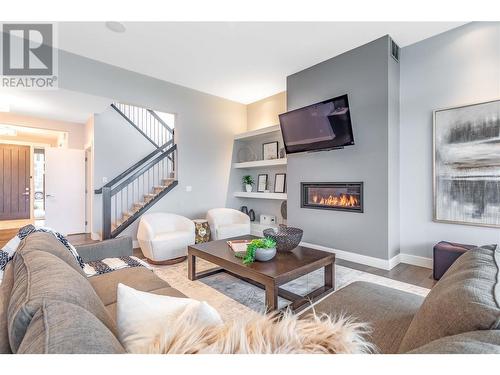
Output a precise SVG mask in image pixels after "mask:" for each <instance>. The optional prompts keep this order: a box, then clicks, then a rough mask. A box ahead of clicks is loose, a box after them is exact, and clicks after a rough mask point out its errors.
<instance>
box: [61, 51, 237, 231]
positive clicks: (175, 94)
mask: <svg viewBox="0 0 500 375" xmlns="http://www.w3.org/2000/svg"><path fill="white" fill-rule="evenodd" d="M145 63H147V61H145ZM59 87H61V88H64V89H67V90H73V91H78V92H83V93H87V94H91V95H96V96H102V97H106V98H112V99H113V100H115V101H119V102H123V103H129V104H134V105H138V106H144V107H148V108H152V109H156V110H159V111H163V112H169V113H174V114H175V115H176V142H177V144H178V161H179V165H178V177H179V185H178V186H177V187H175V188H174V190H172V191H171V192H170V193H169V194H167V196H165V198H163V199H162V200H161V201H160V202H159V203H157V204H156V205H155V206H153V208H151V210H150V211H151V212H155V211H165V212H172V213H177V214H181V215H184V216H187V217H189V218H199V217H205V214H206V211H207V210H208V209H210V208H213V207H224V206H225V205H226V198H227V196H226V195H227V190H228V181H229V172H230V167H231V157H232V147H233V137H234V135H235V134H237V133H242V132H244V131H246V106H245V105H243V104H239V103H236V102H232V101H230V100H226V99H222V98H219V97H216V96H213V95H209V94H205V93H202V92H199V91H196V90H192V89H189V88H186V87H182V86H179V85H175V84H172V83H169V82H165V81H161V80H158V79H155V78H152V77H148V76H145V75H142V74H138V73H135V72H131V71H128V70H125V69H121V68H118V67H116V66H112V65H108V64H105V63H101V62H98V61H95V60H91V59H88V58H85V57H82V56H78V55H75V54H72V53H68V52H66V51H60V54H59ZM97 119H98V121H99V116H97ZM101 120H103V121H102V122H101V124H99V125H97V124H96V126H95V128H96V134H95V135H94V139H97V138H99V140H98V141H95V150H94V155H95V160H94V165H96V166H98V165H101V167H99V169H97V168H96V170H95V173H94V181H95V183H94V185H95V186H94V188H98V187H101V186H102V177H103V176H107V177H108V178H113V177H114V176H113V174H114V173H116V174H117V173H119V172H121V170H122V167H123V166H124V165H132V164H133V163H134V162H135V161H136V158H137V156H138V154H139V149H141V150H142V147H143V144H142V142H141V141H137V139H140V138H136V137H133V138H131V137H129V136H128V135H129V133H130V128H127V127H124V128H122V129H119V128H114V126H115V125H113V124H112V122H110V123H109V125H107V124H106V122H107V120H105V119H104V118H101ZM112 128H113V129H114V130H112ZM125 151H126V152H125ZM129 153H130V154H129ZM128 155H130V156H128ZM117 159H120V160H117ZM187 186H191V187H192V191H191V192H187V191H186V187H187ZM100 209H101V208H100V206H98V207H96V208H95V210H94V217H100V215H101V213H100ZM94 230H100V228H99V227H98V225H97V224H95V225H94ZM136 230H137V223H135V224H134V225H133V226H131V227H130V228H129V229H128V230H127V231H125V232H124V234H131V235H132V236H134V237H135V234H136Z"/></svg>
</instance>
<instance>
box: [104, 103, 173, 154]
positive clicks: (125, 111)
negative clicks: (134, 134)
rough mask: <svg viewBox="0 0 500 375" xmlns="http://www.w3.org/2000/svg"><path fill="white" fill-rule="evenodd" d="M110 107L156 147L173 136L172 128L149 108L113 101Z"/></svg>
mask: <svg viewBox="0 0 500 375" xmlns="http://www.w3.org/2000/svg"><path fill="white" fill-rule="evenodd" d="M111 108H113V109H114V110H115V111H116V112H117V113H118V114H119V115H120V116H122V117H123V118H124V119H125V120H126V121H127V122H128V123H129V124H130V125H131V126H132V127H134V128H135V129H136V130H137V131H138V132H139V133H140V134H141V135H142V136H143V137H144V138H146V139H147V140H148V141H149V142H151V144H153V145H154V146H155V147H156V148H160V147H161V146H163V145H165V144H166V143H168V142H169V141H170V140H173V138H174V130H173V129H172V128H171V127H170V126H168V125H167V124H166V123H165V121H163V120H162V119H161V118H160V116H158V114H157V113H156V112H155V111H153V110H151V109H148V108H142V107H137V106H133V105H129V104H123V103H113V104H111Z"/></svg>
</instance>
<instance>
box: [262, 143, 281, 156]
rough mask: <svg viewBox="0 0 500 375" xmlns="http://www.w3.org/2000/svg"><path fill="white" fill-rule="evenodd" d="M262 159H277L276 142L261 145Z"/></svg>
mask: <svg viewBox="0 0 500 375" xmlns="http://www.w3.org/2000/svg"><path fill="white" fill-rule="evenodd" d="M262 159H264V160H273V159H278V142H268V143H264V144H263V145H262Z"/></svg>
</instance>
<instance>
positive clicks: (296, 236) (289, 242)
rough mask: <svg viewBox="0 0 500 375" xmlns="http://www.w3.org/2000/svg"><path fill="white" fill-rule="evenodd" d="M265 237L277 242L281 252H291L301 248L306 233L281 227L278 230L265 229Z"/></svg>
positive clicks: (297, 229)
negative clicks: (298, 247) (300, 244)
mask: <svg viewBox="0 0 500 375" xmlns="http://www.w3.org/2000/svg"><path fill="white" fill-rule="evenodd" d="M263 233H264V236H266V237H269V238H272V239H273V240H275V241H276V248H277V249H278V251H279V252H290V251H292V250H293V249H295V248H296V247H297V246H299V243H300V241H301V240H302V235H303V234H304V231H303V230H302V229H299V228H294V227H287V226H286V225H280V226H279V227H278V230H277V231H275V230H274V229H273V228H268V229H264V231H263Z"/></svg>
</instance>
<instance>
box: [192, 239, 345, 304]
mask: <svg viewBox="0 0 500 375" xmlns="http://www.w3.org/2000/svg"><path fill="white" fill-rule="evenodd" d="M254 238H258V237H255V236H250V235H248V236H241V237H236V238H231V239H232V240H235V239H254ZM226 241H227V240H219V241H211V242H206V243H201V244H196V245H191V246H189V247H188V278H189V279H190V280H197V279H200V278H202V277H206V276H210V275H213V274H215V273H218V272H227V273H229V274H232V275H233V276H236V277H238V278H240V279H242V280H245V281H247V282H249V283H252V284H254V285H257V286H259V287H261V288H263V289H265V290H266V306H267V310H268V311H273V310H277V309H278V296H280V297H283V298H285V299H287V300H289V301H292V303H291V305H289V307H291V309H292V310H293V311H294V312H298V311H300V310H302V309H304V308H306V307H307V306H308V304H309V302H315V301H317V300H318V299H320V298H323V297H324V296H326V295H327V294H329V293H331V292H333V291H334V290H335V254H333V253H328V252H326V251H320V250H314V249H310V248H308V247H303V246H298V247H296V248H295V249H294V250H293V251H292V252H290V253H277V254H276V257H275V258H274V259H272V260H270V261H268V262H257V261H256V262H254V263H252V264H249V265H245V264H243V263H242V260H241V259H240V258H237V257H236V256H235V255H234V251H233V250H232V249H231V248H230V247H229V245H228V244H227V242H226ZM196 258H202V259H205V260H207V261H209V262H211V263H214V264H216V265H217V266H219V267H217V268H213V269H210V270H208V271H204V272H199V273H196ZM323 267H324V269H325V282H324V285H323V286H322V287H320V288H318V289H316V290H313V291H312V292H310V293H308V294H307V295H305V296H300V295H298V294H295V293H292V292H289V291H287V290H284V289H282V288H280V285H283V284H286V283H288V282H289V281H291V280H294V279H297V278H299V277H301V276H304V275H306V274H308V273H310V272H312V271H315V270H317V269H320V268H323Z"/></svg>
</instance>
